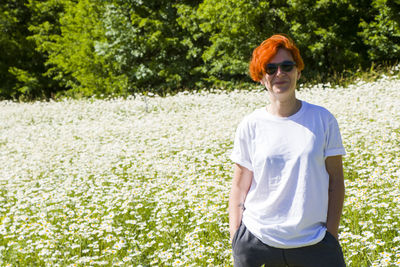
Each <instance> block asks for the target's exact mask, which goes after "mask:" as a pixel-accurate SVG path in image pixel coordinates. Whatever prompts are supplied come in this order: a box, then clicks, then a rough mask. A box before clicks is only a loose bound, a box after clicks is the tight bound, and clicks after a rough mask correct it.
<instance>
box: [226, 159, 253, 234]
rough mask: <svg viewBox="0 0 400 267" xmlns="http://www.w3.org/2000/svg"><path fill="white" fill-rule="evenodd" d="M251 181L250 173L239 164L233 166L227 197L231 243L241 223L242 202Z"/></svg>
mask: <svg viewBox="0 0 400 267" xmlns="http://www.w3.org/2000/svg"><path fill="white" fill-rule="evenodd" d="M252 179H253V172H252V171H250V170H249V169H247V168H245V167H243V166H241V165H239V164H235V170H234V173H233V180H232V188H231V193H230V195H229V232H230V241H231V242H232V238H233V235H234V234H235V232H236V230H237V229H238V228H239V225H240V222H241V221H242V214H243V209H244V201H245V199H246V196H247V192H248V191H249V189H250V186H251V181H252Z"/></svg>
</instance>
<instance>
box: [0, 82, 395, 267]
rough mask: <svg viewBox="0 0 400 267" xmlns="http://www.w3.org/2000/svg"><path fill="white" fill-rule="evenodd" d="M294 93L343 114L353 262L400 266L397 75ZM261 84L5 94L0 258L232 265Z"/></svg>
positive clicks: (343, 234)
mask: <svg viewBox="0 0 400 267" xmlns="http://www.w3.org/2000/svg"><path fill="white" fill-rule="evenodd" d="M298 97H299V98H300V99H302V100H305V101H308V102H310V103H314V104H319V105H322V106H324V107H326V108H328V109H329V110H330V111H331V112H332V113H333V114H334V115H335V116H336V118H337V120H338V122H339V126H340V129H341V132H342V137H343V140H344V144H345V148H346V150H347V155H346V156H345V157H344V165H345V179H346V201H345V207H344V213H343V217H342V224H341V228H340V241H341V244H342V246H343V251H344V254H345V259H346V262H347V264H348V266H400V156H399V155H400V79H395V78H391V77H382V78H381V79H380V80H378V81H376V82H371V83H366V82H362V81H359V82H358V83H356V84H354V85H351V86H349V87H347V88H330V86H329V85H326V84H325V85H317V86H314V87H310V88H301V90H300V91H299V92H298ZM266 101H267V94H266V92H265V91H261V90H260V91H251V92H248V91H235V92H230V93H225V92H220V91H216V92H214V93H210V92H208V93H196V94H189V93H181V94H178V95H175V96H170V97H165V98H160V97H146V98H144V97H137V98H130V99H125V100H124V99H110V100H95V99H91V100H65V101H60V102H34V103H13V102H6V101H5V102H0V266H140V265H141V266H231V265H232V257H231V247H230V244H229V232H228V216H227V207H228V205H227V204H228V194H229V189H230V182H231V175H232V171H233V163H232V162H231V161H230V160H229V154H230V151H231V149H232V146H233V137H234V132H235V130H236V126H237V125H238V123H239V122H240V121H241V119H242V118H243V116H245V115H246V114H248V113H250V112H251V111H253V110H254V109H255V108H258V107H262V106H263V105H265V103H266Z"/></svg>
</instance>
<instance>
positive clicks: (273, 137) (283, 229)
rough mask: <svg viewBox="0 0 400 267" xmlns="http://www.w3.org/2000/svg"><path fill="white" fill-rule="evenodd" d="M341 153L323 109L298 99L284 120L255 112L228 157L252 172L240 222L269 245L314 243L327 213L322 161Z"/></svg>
mask: <svg viewBox="0 0 400 267" xmlns="http://www.w3.org/2000/svg"><path fill="white" fill-rule="evenodd" d="M345 154H346V152H345V149H344V147H343V144H342V139H341V135H340V131H339V127H338V124H337V121H336V119H335V117H334V116H333V115H332V114H331V113H330V112H329V111H328V110H326V109H325V108H323V107H320V106H316V105H312V104H309V103H307V102H305V101H302V106H301V108H300V110H299V111H298V112H297V113H295V114H294V115H292V116H290V117H277V116H274V115H272V114H270V113H268V112H267V110H266V109H265V108H261V109H257V110H255V111H254V112H253V113H251V114H250V115H248V116H246V117H245V118H244V119H243V121H242V122H241V123H240V124H239V126H238V129H237V131H236V136H235V142H234V148H233V152H232V154H231V159H232V160H233V161H234V162H235V163H237V164H239V165H242V166H244V167H246V168H247V169H249V170H250V171H252V172H253V180H252V184H251V187H250V190H249V192H248V194H247V197H246V200H245V203H244V206H245V211H244V212H243V218H242V222H243V223H244V224H245V225H246V227H247V229H248V230H249V231H250V232H251V233H252V234H254V235H255V236H256V237H257V238H258V239H260V240H261V241H262V242H263V243H265V244H267V245H269V246H272V247H277V248H295V247H303V246H309V245H313V244H316V243H318V242H319V241H321V240H322V239H323V238H324V236H325V231H326V218H327V211H328V188H329V175H328V172H327V171H326V167H325V159H326V158H327V157H329V156H335V155H345Z"/></svg>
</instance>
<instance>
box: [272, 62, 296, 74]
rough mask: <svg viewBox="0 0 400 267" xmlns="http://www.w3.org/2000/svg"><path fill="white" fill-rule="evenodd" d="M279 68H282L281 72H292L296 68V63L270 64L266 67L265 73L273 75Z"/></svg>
mask: <svg viewBox="0 0 400 267" xmlns="http://www.w3.org/2000/svg"><path fill="white" fill-rule="evenodd" d="M279 66H280V67H281V71H283V72H291V71H292V69H293V67H294V66H296V62H293V61H283V62H281V63H269V64H267V65H266V66H265V72H266V73H268V74H269V75H273V74H275V72H276V71H277V70H278V67H279Z"/></svg>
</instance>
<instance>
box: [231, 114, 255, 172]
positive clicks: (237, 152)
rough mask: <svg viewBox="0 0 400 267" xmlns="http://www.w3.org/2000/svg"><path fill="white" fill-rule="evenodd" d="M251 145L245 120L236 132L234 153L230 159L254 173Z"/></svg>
mask: <svg viewBox="0 0 400 267" xmlns="http://www.w3.org/2000/svg"><path fill="white" fill-rule="evenodd" d="M250 143H251V142H250V134H249V127H248V123H247V121H246V120H243V121H242V122H241V123H240V124H239V126H238V128H237V130H236V134H235V141H234V144H233V151H232V154H231V156H230V159H231V160H232V161H234V162H235V163H237V164H239V165H241V166H243V167H246V168H247V169H249V170H250V171H253V166H252V161H251V148H250Z"/></svg>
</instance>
